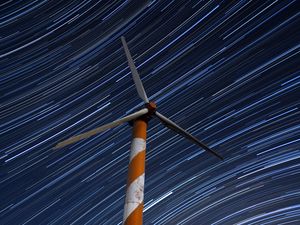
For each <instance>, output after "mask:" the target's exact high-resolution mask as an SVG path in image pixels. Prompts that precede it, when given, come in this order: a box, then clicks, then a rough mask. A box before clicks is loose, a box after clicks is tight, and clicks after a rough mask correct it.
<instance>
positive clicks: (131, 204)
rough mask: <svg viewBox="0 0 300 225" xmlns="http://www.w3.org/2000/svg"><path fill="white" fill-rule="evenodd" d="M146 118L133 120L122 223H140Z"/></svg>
mask: <svg viewBox="0 0 300 225" xmlns="http://www.w3.org/2000/svg"><path fill="white" fill-rule="evenodd" d="M147 123H148V121H147V118H143V117H142V118H138V119H137V120H135V121H134V124H133V132H132V143H131V151H130V160H129V166H128V177H127V190H126V199H125V205H124V217H123V222H124V225H133V224H134V225H142V224H143V207H144V183H145V158H146V136H147Z"/></svg>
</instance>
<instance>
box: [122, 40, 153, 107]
mask: <svg viewBox="0 0 300 225" xmlns="http://www.w3.org/2000/svg"><path fill="white" fill-rule="evenodd" d="M121 41H122V44H123V48H124V51H125V54H126V57H127V62H128V65H129V68H130V70H131V73H132V77H133V81H134V83H135V87H136V90H137V92H138V94H139V96H140V98H141V99H143V101H144V102H145V103H148V102H149V100H148V97H147V94H146V92H145V89H144V86H143V83H142V81H141V78H140V75H139V73H138V71H137V69H136V67H135V65H134V62H133V59H132V57H131V54H130V51H129V49H128V46H127V43H126V40H125V37H123V36H122V37H121Z"/></svg>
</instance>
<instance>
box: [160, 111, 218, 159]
mask: <svg viewBox="0 0 300 225" xmlns="http://www.w3.org/2000/svg"><path fill="white" fill-rule="evenodd" d="M155 115H156V116H157V117H158V118H159V119H160V121H161V122H162V123H163V124H164V125H165V126H166V127H168V128H170V129H171V130H173V131H175V132H176V133H178V134H180V135H181V136H183V137H185V138H187V139H189V140H190V141H192V142H193V143H194V144H196V145H198V146H200V147H201V148H203V149H204V150H206V151H208V152H210V153H211V154H213V155H215V156H217V157H218V158H219V159H221V160H223V157H222V156H220V155H219V154H218V153H216V152H215V151H214V150H212V149H211V148H209V147H208V146H207V145H205V144H204V143H202V142H201V141H199V140H198V139H197V138H196V137H194V136H193V135H191V134H190V133H188V132H187V131H186V130H184V129H183V128H181V127H180V126H178V125H177V124H176V123H174V122H173V121H171V120H170V119H168V118H167V117H165V116H164V115H162V114H160V113H159V112H157V111H156V112H155Z"/></svg>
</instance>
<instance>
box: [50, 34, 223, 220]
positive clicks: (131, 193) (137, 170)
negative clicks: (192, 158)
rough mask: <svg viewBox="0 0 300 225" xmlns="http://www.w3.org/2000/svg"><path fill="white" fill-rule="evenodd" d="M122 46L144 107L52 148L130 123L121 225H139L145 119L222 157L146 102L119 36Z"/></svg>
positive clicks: (143, 178) (141, 218)
mask: <svg viewBox="0 0 300 225" xmlns="http://www.w3.org/2000/svg"><path fill="white" fill-rule="evenodd" d="M121 41H122V44H123V48H124V50H125V54H126V57H127V61H128V65H129V67H130V70H131V73H132V75H133V80H134V83H135V87H136V89H137V92H138V95H139V97H140V98H141V99H142V100H143V101H144V103H145V108H143V109H141V110H139V111H137V112H135V113H132V114H130V115H128V116H126V117H123V118H121V119H119V120H116V121H113V122H111V123H108V124H106V125H103V126H101V127H98V128H96V129H93V130H91V131H88V132H86V133H83V134H80V135H77V136H74V137H71V138H69V139H67V140H65V141H62V142H60V143H58V144H57V145H56V146H55V148H56V149H57V148H62V147H64V146H66V145H69V144H73V143H75V142H77V141H80V140H82V139H86V138H89V137H91V136H94V135H96V134H98V133H100V132H102V131H104V130H107V129H110V128H113V127H116V126H118V125H121V124H123V123H126V122H133V135H132V143H131V152H130V161H129V166H128V177H127V190H126V199H125V206H124V217H123V224H126V225H141V224H142V223H143V206H144V203H143V201H144V182H145V156H146V136H147V126H148V121H149V119H150V118H152V117H156V118H158V119H159V120H160V121H161V122H162V124H163V125H165V126H166V127H168V128H170V129H172V130H173V131H175V132H176V133H178V134H180V135H181V136H183V137H185V138H187V139H188V140H190V141H191V142H193V143H194V144H196V145H198V146H200V147H201V148H203V149H204V150H206V151H208V152H210V153H212V154H213V155H214V156H216V157H218V158H219V159H221V160H223V158H222V157H221V156H220V155H219V154H218V153H216V152H215V151H213V150H212V149H210V148H209V147H208V146H207V145H205V144H204V143H202V142H201V141H199V140H198V139H197V138H196V137H194V136H193V135H191V134H190V133H188V132H187V131H186V130H184V129H183V128H181V127H180V126H178V125H177V124H176V123H174V122H173V121H171V120H170V119H168V118H167V117H165V116H164V115H162V114H160V113H159V112H158V111H157V110H156V104H155V103H154V102H153V101H149V100H148V97H147V94H146V92H145V89H144V86H143V84H142V81H141V79H140V76H139V74H138V71H137V69H136V67H135V65H134V62H133V59H132V57H131V54H130V51H129V49H128V46H127V43H126V41H125V38H124V37H121Z"/></svg>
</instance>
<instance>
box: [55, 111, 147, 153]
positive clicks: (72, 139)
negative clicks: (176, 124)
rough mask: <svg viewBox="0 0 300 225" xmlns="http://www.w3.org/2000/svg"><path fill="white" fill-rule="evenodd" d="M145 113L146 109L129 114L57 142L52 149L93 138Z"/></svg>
mask: <svg viewBox="0 0 300 225" xmlns="http://www.w3.org/2000/svg"><path fill="white" fill-rule="evenodd" d="M147 113H148V109H147V108H145V109H142V110H139V111H137V112H135V113H132V114H130V115H128V116H125V117H123V118H121V119H118V120H115V121H113V122H111V123H108V124H105V125H103V126H101V127H98V128H95V129H93V130H90V131H88V132H85V133H82V134H79V135H76V136H73V137H70V138H68V139H67V140H64V141H62V142H59V143H58V144H57V145H56V146H55V147H54V149H58V148H62V147H65V146H67V145H69V144H73V143H75V142H77V141H80V140H83V139H86V138H89V137H92V136H94V135H96V134H98V133H100V132H102V131H105V130H107V129H110V128H113V127H116V126H119V125H121V124H123V123H126V122H129V121H131V120H134V119H136V118H138V117H140V116H142V115H145V114H147Z"/></svg>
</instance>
